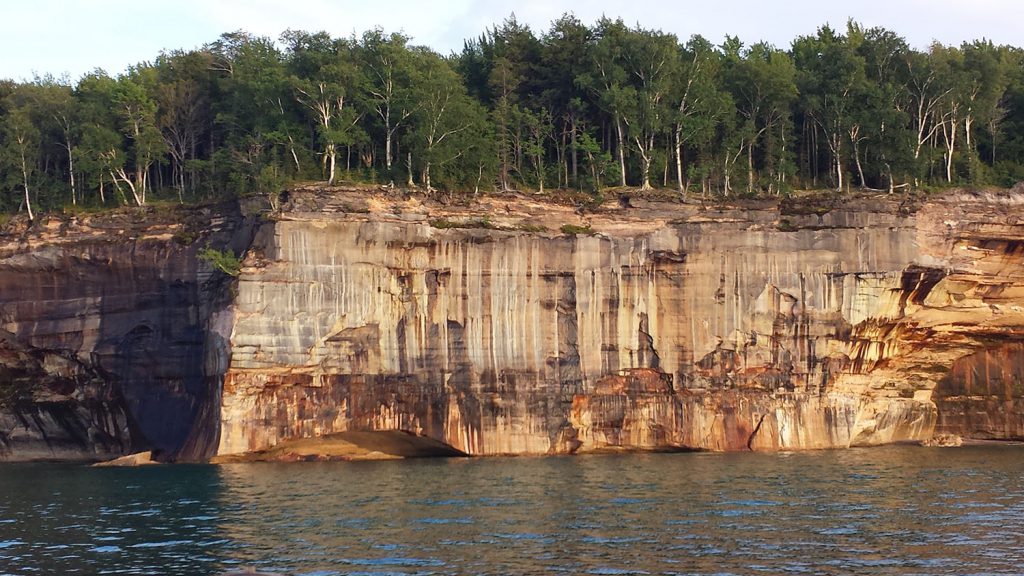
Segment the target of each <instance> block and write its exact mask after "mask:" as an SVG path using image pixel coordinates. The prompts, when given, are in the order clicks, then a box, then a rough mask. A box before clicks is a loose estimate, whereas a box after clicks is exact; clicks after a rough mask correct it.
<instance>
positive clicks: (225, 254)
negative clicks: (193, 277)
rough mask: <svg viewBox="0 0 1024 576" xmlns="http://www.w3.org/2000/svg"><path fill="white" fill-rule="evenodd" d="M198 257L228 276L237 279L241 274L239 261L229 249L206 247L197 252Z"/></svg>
mask: <svg viewBox="0 0 1024 576" xmlns="http://www.w3.org/2000/svg"><path fill="white" fill-rule="evenodd" d="M198 257H199V259H200V260H202V261H203V262H206V263H208V264H209V265H210V266H213V267H214V268H215V269H217V270H220V271H221V272H223V273H224V274H227V275H228V276H234V277H237V276H238V275H239V274H241V272H242V262H241V260H239V259H238V256H236V255H235V253H234V251H232V250H230V249H225V250H217V249H214V248H209V247H207V248H203V249H202V250H200V251H199V254H198Z"/></svg>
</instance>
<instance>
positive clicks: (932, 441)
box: [921, 434, 964, 448]
mask: <svg viewBox="0 0 1024 576" xmlns="http://www.w3.org/2000/svg"><path fill="white" fill-rule="evenodd" d="M963 443H964V439H963V438H961V437H960V436H957V435H956V434H936V435H935V436H932V437H931V438H929V439H927V440H924V441H922V442H921V445H922V446H929V447H939V448H955V447H957V446H963Z"/></svg>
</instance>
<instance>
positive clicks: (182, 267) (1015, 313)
mask: <svg viewBox="0 0 1024 576" xmlns="http://www.w3.org/2000/svg"><path fill="white" fill-rule="evenodd" d="M1022 204H1024V194H1021V193H1020V192H1017V193H1002V194H994V193H993V194H980V193H978V194H976V193H966V192H961V193H953V194H949V195H946V196H942V197H935V198H931V199H927V200H917V201H913V202H912V201H908V200H905V199H895V198H893V197H888V196H885V195H881V196H877V197H864V198H859V199H854V200H848V201H845V202H843V203H840V204H836V203H835V202H834V201H832V200H831V199H829V198H818V199H813V200H799V201H785V202H782V203H781V204H780V203H778V202H761V203H745V204H737V205H714V204H703V205H701V204H697V203H687V204H679V203H676V202H655V201H651V200H639V199H632V200H631V201H626V200H624V199H622V200H618V201H615V200H613V201H609V202H605V203H604V204H603V205H601V206H600V207H599V208H597V209H594V208H593V207H590V208H588V209H587V210H581V209H578V208H574V207H572V206H568V205H558V204H552V203H542V202H539V201H536V200H534V199H533V198H532V197H529V196H509V197H497V198H495V197H481V198H475V199H474V201H473V202H472V206H466V207H461V208H460V207H458V206H451V205H448V206H443V205H440V204H438V203H436V202H430V201H426V200H423V199H422V198H421V199H419V200H417V199H416V198H408V197H405V196H403V195H402V193H401V192H397V191H389V190H383V189H382V190H366V189H361V190H355V189H334V190H329V191H323V190H300V191H293V192H291V193H290V194H289V196H288V197H287V198H286V199H284V203H283V210H282V211H281V212H279V213H276V214H274V215H272V216H271V217H270V218H267V219H264V220H263V221H262V223H259V224H256V225H255V228H253V227H252V226H251V225H250V223H247V222H248V221H244V220H243V218H242V217H241V216H240V215H238V214H237V212H233V211H231V210H229V209H227V208H221V209H219V210H221V211H223V212H224V213H223V214H222V213H219V212H217V210H213V211H212V212H211V210H212V209H210V208H205V209H203V210H206V212H205V213H204V214H203V215H202V217H201V218H198V219H196V220H194V221H192V222H191V224H189V223H186V224H181V223H175V222H168V221H166V219H165V220H163V221H149V222H144V223H135V224H131V223H130V222H129V223H125V222H116V221H114V222H107V221H104V220H103V219H98V220H85V221H79V222H70V223H69V222H66V221H65V222H57V223H51V224H49V225H37V226H35V227H34V228H33V229H31V230H27V229H21V230H14V231H10V230H9V231H8V232H7V234H6V235H5V236H4V237H3V238H0V273H2V274H0V330H2V332H0V459H31V458H62V459H66V458H87V459H106V458H110V457H114V456H117V455H120V454H127V453H131V452H137V451H142V450H154V451H155V453H156V454H157V455H158V457H160V456H161V455H162V457H163V458H164V459H166V458H172V459H174V458H176V459H179V460H204V459H209V458H211V457H216V458H218V459H221V460H224V459H228V460H230V459H232V458H235V459H237V458H238V457H239V456H242V455H245V454H253V455H254V456H253V458H254V459H273V458H275V457H278V456H280V457H281V458H282V459H289V458H290V459H353V458H363V457H378V456H377V454H383V455H385V456H388V457H390V456H394V455H402V454H408V455H422V454H427V453H453V454H469V455H491V454H559V453H577V452H592V451H614V450H692V449H708V450H748V449H750V450H780V449H783V450H786V449H813V448H831V447H845V446H854V445H874V444H884V443H890V442H901V441H927V440H930V439H932V438H933V437H938V436H941V435H956V436H962V437H963V438H965V439H967V440H970V439H986V440H1004V439H1021V438H1024V403H1022V402H1024V401H1022V396H1024V392H1022V384H1021V381H1022V378H1024V259H1022V258H1024V220H1022V221H1021V222H1018V219H1021V218H1024V217H1020V216H1018V214H1020V213H1021V208H1022ZM115 220H116V219H115ZM157 220H159V219H157ZM101 224H102V225H101ZM564 224H572V225H574V226H578V227H580V229H586V227H588V226H589V230H591V231H592V233H591V234H585V235H576V236H573V235H570V234H565V233H562V232H561V231H560V229H561V227H562V226H563V225H564ZM104 226H106V227H104ZM205 246H213V247H215V248H221V247H226V246H230V247H233V248H234V249H236V250H238V251H239V252H241V251H243V250H244V253H245V258H244V265H243V267H242V270H241V274H240V275H239V277H238V278H237V279H232V278H228V277H226V276H223V275H218V274H214V273H213V271H212V270H211V268H210V266H209V265H207V264H205V263H203V262H201V261H199V260H197V258H196V253H197V251H198V250H199V249H200V248H202V247H205ZM5 394H6V396H5ZM371 432H372V433H380V432H387V433H402V434H399V435H394V434H392V435H390V436H388V435H382V436H381V435H376V436H373V435H371V436H366V435H365V433H371ZM395 439H398V440H401V441H400V442H397V444H396V443H395V442H392V440H395ZM385 440H388V441H387V442H385ZM275 455H276V456H275ZM367 455H369V456H367Z"/></svg>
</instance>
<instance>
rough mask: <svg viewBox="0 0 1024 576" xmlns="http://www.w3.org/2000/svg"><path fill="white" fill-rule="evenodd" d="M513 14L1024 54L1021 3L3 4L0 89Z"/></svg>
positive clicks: (685, 32) (440, 29) (423, 40)
mask: <svg viewBox="0 0 1024 576" xmlns="http://www.w3.org/2000/svg"><path fill="white" fill-rule="evenodd" d="M513 11H514V12H515V14H516V16H517V17H518V19H519V20H520V21H522V22H525V23H527V24H529V25H530V26H531V27H532V28H533V29H534V30H535V31H538V32H540V31H543V30H545V29H547V27H548V24H549V23H550V22H551V20H553V19H555V18H557V17H558V16H560V15H561V14H562V13H564V12H566V11H572V12H574V13H575V14H576V16H577V17H579V18H580V19H581V20H582V21H583V22H585V23H587V24H591V23H593V22H594V21H595V20H596V19H597V18H599V17H600V16H601V15H602V14H605V15H608V16H611V17H616V16H621V17H622V18H623V20H625V21H626V22H627V23H629V24H635V23H637V22H639V23H640V24H641V25H643V26H645V27H649V28H660V29H662V30H665V31H668V32H673V33H675V34H677V35H679V36H680V37H681V38H688V37H689V36H690V35H692V34H702V35H704V36H705V37H707V38H708V39H709V40H711V41H713V42H716V43H718V42H720V41H721V40H722V38H723V37H724V35H725V34H733V35H737V36H739V37H740V38H741V39H742V40H744V41H745V42H748V43H750V42H756V41H759V40H767V41H769V42H771V43H773V44H775V45H777V46H780V47H786V46H788V45H789V43H790V41H791V40H792V39H793V38H795V37H796V36H799V35H804V34H811V33H813V32H814V30H815V29H816V28H817V27H818V26H819V25H821V24H823V23H826V22H828V23H830V24H832V25H833V26H835V27H843V26H845V23H846V20H847V18H849V17H853V18H855V19H856V20H858V21H859V22H861V23H862V24H864V25H866V26H885V27H887V28H890V29H892V30H894V31H896V32H898V33H900V34H901V35H903V36H904V37H905V38H907V40H908V41H910V43H911V44H912V45H914V46H916V47H924V46H926V45H928V44H929V43H930V42H931V41H932V40H938V41H940V42H943V43H945V44H959V43H961V42H963V41H966V40H973V39H977V38H981V37H986V38H989V39H991V40H993V41H995V42H997V43H1000V44H1013V45H1017V46H1020V45H1022V44H1024V0H846V1H842V2H830V1H825V0H788V1H776V2H772V1H770V0H760V1H757V0H710V1H709V0H698V1H693V0H676V1H671V0H629V1H617V2H616V1H609V0H595V1H590V2H585V1H577V2H569V1H564V0H519V1H517V2H506V1H484V0H162V1H159V2H152V1H148V0H135V1H125V0H82V1H77V0H66V1H61V0H0V54H2V57H0V78H15V79H27V78H31V77H32V75H33V74H34V73H38V74H53V75H55V76H60V75H62V74H68V75H69V76H70V77H71V79H72V80H76V79H77V78H79V77H80V76H81V75H82V74H83V73H85V72H87V71H89V70H92V69H94V68H103V69H105V70H107V71H108V72H110V73H112V74H117V73H120V72H122V71H124V69H125V68H126V67H127V66H129V65H131V64H134V63H138V62H140V61H144V60H151V59H152V58H153V57H154V56H156V55H157V54H158V53H159V51H160V50H161V49H164V48H167V49H176V48H194V47H196V46H200V45H202V44H204V43H206V42H210V41H212V40H215V39H216V38H217V36H219V35H220V34H221V33H222V32H228V31H232V30H238V29H244V30H247V31H249V32H252V33H254V34H258V35H261V36H270V37H272V38H277V37H278V35H279V34H280V33H281V32H282V31H284V30H285V29H288V28H293V29H301V30H309V31H316V30H326V31H328V32H330V33H331V34H333V35H335V36H347V35H349V34H351V33H353V32H357V33H361V32H363V31H364V30H366V29H369V28H372V27H374V26H381V27H383V28H384V29H385V30H388V31H404V32H405V33H406V34H409V35H411V36H412V37H413V41H414V42H415V43H417V44H426V45H428V46H431V47H433V48H434V49H436V50H438V51H440V52H443V53H447V52H449V51H452V50H459V49H460V48H461V46H462V41H463V39H465V38H467V37H472V36H476V35H478V34H479V33H480V32H482V31H483V30H484V28H485V27H486V26H490V25H492V24H495V23H498V22H500V21H501V20H503V19H504V18H505V17H507V16H508V15H509V14H510V13H511V12H513Z"/></svg>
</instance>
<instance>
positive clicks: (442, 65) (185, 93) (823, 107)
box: [0, 15, 1024, 217]
mask: <svg viewBox="0 0 1024 576" xmlns="http://www.w3.org/2000/svg"><path fill="white" fill-rule="evenodd" d="M310 180H315V181H324V182H328V183H336V182H338V181H341V180H345V181H358V182H368V183H379V184H394V185H397V186H408V187H418V188H420V189H422V190H425V191H427V192H433V191H435V190H445V191H447V193H449V194H473V193H477V192H481V191H507V190H532V191H536V192H539V193H544V192H545V191H550V190H551V189H554V188H565V189H575V190H580V191H586V192H595V193H596V192H598V191H600V190H601V189H602V188H603V187H609V186H629V187H637V188H640V189H650V188H653V187H657V188H666V189H670V190H673V191H678V193H679V194H687V193H692V194H702V195H704V196H713V195H717V196H759V195H783V194H788V193H790V192H791V191H793V190H797V189H821V188H831V189H834V190H837V191H847V190H851V189H854V190H855V189H874V190H884V191H889V192H892V191H894V190H898V189H906V188H915V189H916V188H924V187H944V186H959V185H975V186H980V185H996V186H1009V185H1012V184H1014V183H1016V182H1018V181H1021V180H1024V54H1022V51H1021V49H1020V48H1017V47H1012V46H997V45H994V44H993V43H991V42H989V41H985V40H977V41H974V42H970V43H964V44H962V45H961V46H944V45H941V44H933V45H932V46H930V47H929V48H927V49H926V50H918V49H915V48H912V47H911V46H909V45H908V43H907V42H906V40H904V38H902V37H901V36H900V35H899V34H898V33H897V32H894V31H891V30H887V29H884V28H865V27H863V26H861V25H859V24H857V23H856V22H852V21H851V22H850V23H848V25H847V26H846V29H845V30H836V29H833V28H830V27H828V26H822V27H821V28H819V29H818V30H817V31H815V32H814V33H813V34H809V35H806V36H801V37H799V38H797V39H795V40H794V41H793V42H792V44H791V45H790V46H789V47H788V48H777V47H775V46H772V45H769V44H766V43H755V44H747V43H745V42H744V41H741V40H740V39H739V38H735V37H727V38H726V39H725V41H724V42H722V43H721V44H719V45H715V44H713V43H712V42H710V41H708V40H707V39H705V38H702V37H701V36H693V37H691V38H688V39H681V38H677V37H676V36H674V35H672V34H668V33H665V32H662V31H659V30H651V29H646V28H642V27H639V26H628V25H626V24H624V23H623V21H622V20H612V19H607V18H605V19H601V20H599V21H598V22H596V23H594V24H593V25H589V26H588V25H585V24H584V23H582V22H580V21H579V20H577V19H576V18H575V17H573V16H571V15H565V16H563V17H561V18H560V19H558V20H556V21H554V22H552V23H551V25H550V28H549V29H547V30H544V31H534V30H531V29H530V28H529V27H527V26H524V25H522V24H521V23H519V22H517V21H516V20H515V18H514V17H511V18H509V19H507V20H505V21H504V22H502V23H501V24H499V25H496V26H494V27H492V28H489V29H487V30H485V31H484V32H483V33H482V34H481V35H480V36H479V37H477V38H474V39H470V40H467V41H466V42H465V45H464V48H463V49H462V51H461V52H459V53H454V54H450V55H448V56H444V55H441V54H438V53H436V52H434V51H433V50H431V49H429V48H427V47H423V46H417V45H414V44H412V43H411V40H410V38H408V37H406V36H404V35H402V34H398V33H388V32H385V31H383V30H381V29H375V30H371V31H368V32H366V33H364V34H362V35H360V36H355V35H354V36H351V37H347V38H335V37H332V36H331V35H329V34H328V33H326V32H316V33H310V32H303V31H295V30H288V31H286V32H284V33H283V34H282V35H281V36H280V38H278V39H277V40H274V39H271V38H266V37H258V36H254V35H251V34H248V33H246V32H242V31H238V32H231V33H227V34H224V35H222V36H221V37H220V38H218V39H217V40H215V41H213V42H211V43H209V44H207V45H205V46H202V47H201V48H198V49H195V50H172V51H166V52H163V53H161V54H159V55H157V56H156V58H155V59H154V60H153V61H152V62H145V63H141V64H138V65H136V66H133V67H131V68H130V69H128V71H127V72H126V73H124V74H121V75H119V76H110V75H109V74H107V73H106V72H104V71H102V70H96V71H94V72H92V73H90V74H87V75H85V76H84V77H82V78H80V79H78V80H77V81H76V82H71V81H67V80H64V79H56V78H53V77H38V78H35V79H34V80H32V81H29V82H15V81H11V80H6V81H0V210H2V211H6V212H14V211H26V212H28V213H29V215H30V217H31V216H32V214H33V213H34V211H36V210H53V209H60V208H66V207H69V206H75V205H77V206H86V207H98V206H117V205H125V204H131V205H144V204H146V203H147V202H149V201H151V200H152V199H154V198H158V199H165V200H171V199H173V200H174V201H179V202H194V201H203V200H207V199H214V198H223V197H230V196H233V195H248V194H273V193H276V192H277V191H279V190H280V189H281V188H282V187H283V186H285V185H286V184H287V183H289V182H297V181H310Z"/></svg>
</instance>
